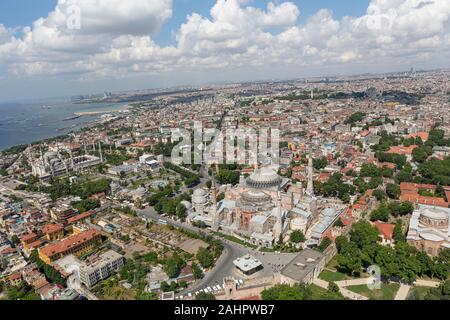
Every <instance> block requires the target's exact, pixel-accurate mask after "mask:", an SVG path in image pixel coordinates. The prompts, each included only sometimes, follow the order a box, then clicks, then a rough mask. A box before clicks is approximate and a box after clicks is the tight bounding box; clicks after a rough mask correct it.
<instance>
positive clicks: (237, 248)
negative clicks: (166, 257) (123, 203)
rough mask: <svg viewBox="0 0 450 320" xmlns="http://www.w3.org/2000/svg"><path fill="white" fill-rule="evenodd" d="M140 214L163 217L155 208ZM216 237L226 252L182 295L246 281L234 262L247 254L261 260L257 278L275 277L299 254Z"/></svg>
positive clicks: (173, 223)
mask: <svg viewBox="0 0 450 320" xmlns="http://www.w3.org/2000/svg"><path fill="white" fill-rule="evenodd" d="M138 213H139V214H140V215H142V216H144V217H146V218H147V219H150V220H153V221H158V220H159V219H161V216H160V215H159V214H158V213H156V212H155V211H154V210H153V208H146V209H143V210H139V211H138ZM164 220H165V221H167V224H168V225H171V226H174V227H178V228H182V229H185V230H188V231H193V232H197V233H200V232H202V233H210V231H209V230H208V229H199V228H196V227H193V226H191V225H189V224H187V223H181V222H178V221H174V220H171V219H168V218H164ZM214 237H215V238H216V239H218V240H220V241H221V242H222V244H223V246H224V252H223V254H222V256H221V257H220V258H219V260H218V261H217V263H216V265H215V267H214V268H213V269H212V270H210V271H209V272H208V273H207V274H206V275H205V277H204V278H203V279H202V280H201V281H200V282H198V283H197V284H195V285H194V286H192V287H190V288H189V289H188V290H185V291H183V292H181V293H180V294H186V293H188V292H195V291H198V290H199V289H204V288H206V287H208V286H215V285H219V284H222V283H223V279H224V278H225V277H227V276H233V277H234V278H235V279H242V280H245V279H246V278H245V277H244V276H243V275H241V274H238V273H237V271H236V268H235V267H234V264H233V261H234V260H236V259H237V258H240V257H242V256H244V255H246V254H251V255H253V256H254V257H255V258H257V259H259V260H260V261H261V262H262V263H263V265H264V269H263V270H261V271H260V272H259V273H258V274H257V276H262V277H264V276H270V275H273V274H274V273H277V272H279V271H280V270H281V268H282V267H283V266H285V265H286V264H287V263H289V262H290V261H291V260H292V259H293V258H294V257H295V256H296V255H297V253H287V254H282V253H280V254H277V253H263V252H259V251H257V250H254V249H251V248H248V247H246V246H243V245H240V244H237V243H235V242H232V241H228V240H225V239H222V238H220V237H218V236H214Z"/></svg>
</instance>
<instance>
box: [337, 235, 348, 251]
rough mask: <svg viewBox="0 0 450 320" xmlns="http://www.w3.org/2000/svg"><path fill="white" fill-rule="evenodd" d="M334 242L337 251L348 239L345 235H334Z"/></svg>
mask: <svg viewBox="0 0 450 320" xmlns="http://www.w3.org/2000/svg"><path fill="white" fill-rule="evenodd" d="M334 242H335V243H336V248H337V250H338V252H340V251H341V250H342V248H343V247H344V246H345V245H346V244H347V243H348V239H347V237H345V236H338V237H336V239H335V240H334Z"/></svg>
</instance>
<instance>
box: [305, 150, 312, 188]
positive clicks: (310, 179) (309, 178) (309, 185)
mask: <svg viewBox="0 0 450 320" xmlns="http://www.w3.org/2000/svg"><path fill="white" fill-rule="evenodd" d="M313 171H314V169H313V159H312V157H311V155H309V160H308V186H307V188H306V193H307V194H308V195H309V196H313V195H314V183H313Z"/></svg>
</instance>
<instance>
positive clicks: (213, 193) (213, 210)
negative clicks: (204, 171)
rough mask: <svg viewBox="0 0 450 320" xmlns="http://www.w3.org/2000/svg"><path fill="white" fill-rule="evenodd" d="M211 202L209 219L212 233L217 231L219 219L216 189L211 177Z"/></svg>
mask: <svg viewBox="0 0 450 320" xmlns="http://www.w3.org/2000/svg"><path fill="white" fill-rule="evenodd" d="M211 198H212V199H211V200H212V207H211V219H212V230H213V231H214V232H217V231H219V217H218V215H217V188H216V178H215V177H214V173H213V177H212V185H211Z"/></svg>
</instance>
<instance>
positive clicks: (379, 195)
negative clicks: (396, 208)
mask: <svg viewBox="0 0 450 320" xmlns="http://www.w3.org/2000/svg"><path fill="white" fill-rule="evenodd" d="M373 196H374V197H375V198H376V199H377V200H378V201H383V200H384V199H386V193H384V192H383V190H380V189H376V190H374V192H373Z"/></svg>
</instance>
